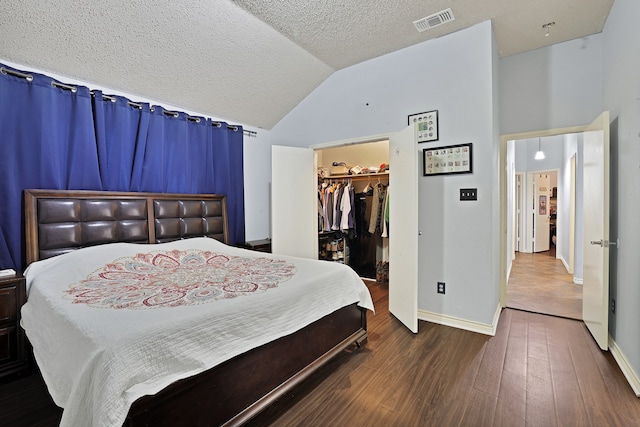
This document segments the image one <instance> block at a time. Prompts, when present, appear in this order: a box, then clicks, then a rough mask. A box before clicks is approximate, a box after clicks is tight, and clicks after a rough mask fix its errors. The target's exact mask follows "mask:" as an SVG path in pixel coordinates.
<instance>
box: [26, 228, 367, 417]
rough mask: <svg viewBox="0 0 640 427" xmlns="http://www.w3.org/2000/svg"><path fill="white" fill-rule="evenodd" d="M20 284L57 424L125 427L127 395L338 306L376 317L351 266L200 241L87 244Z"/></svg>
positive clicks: (35, 269) (151, 389)
mask: <svg viewBox="0 0 640 427" xmlns="http://www.w3.org/2000/svg"><path fill="white" fill-rule="evenodd" d="M171 251H173V252H171ZM217 253H222V254H226V256H217V255H216V254H217ZM137 254H147V255H144V256H136V255H137ZM149 254H150V255H149ZM265 257H269V259H267V258H265ZM203 262H204V263H205V264H207V266H206V267H205V268H204V269H199V270H197V271H199V272H200V273H198V274H199V276H198V277H197V278H196V279H195V280H191V279H185V277H186V276H185V275H184V272H185V271H186V270H188V269H189V268H191V267H194V268H195V267H197V266H198V265H199V264H202V263H203ZM163 269H164V270H166V271H170V272H171V276H170V278H169V279H165V280H161V279H158V277H159V276H157V275H156V273H157V271H159V270H163ZM203 272H206V274H205V273H203ZM25 277H26V278H27V289H28V300H27V303H26V304H25V305H24V306H23V308H22V326H23V327H24V329H25V331H26V333H27V336H28V338H29V340H30V341H31V343H32V345H33V349H34V354H35V358H36V361H37V363H38V366H39V367H40V369H41V371H42V375H43V377H44V379H45V381H46V383H47V386H48V388H49V392H50V393H51V396H52V397H53V400H54V401H55V403H56V404H57V405H59V406H61V407H62V408H64V412H63V415H62V423H61V425H62V426H116V425H122V423H123V422H124V420H125V417H126V414H127V412H128V410H129V407H130V406H131V404H132V403H133V402H134V401H135V400H136V399H138V398H139V397H141V396H144V395H147V394H154V393H157V392H158V391H160V390H161V389H163V388H164V387H166V386H167V385H169V384H171V383H172V382H174V381H176V380H178V379H180V378H185V377H189V376H191V375H194V374H197V373H199V372H202V371H204V370H206V369H209V368H211V367H213V366H215V365H218V364H220V363H221V362H223V361H225V360H227V359H230V358H232V357H234V356H236V355H238V354H241V353H244V352H246V351H248V350H250V349H252V348H254V347H257V346H260V345H262V344H265V343H267V342H270V341H273V340H274V339H277V338H280V337H282V336H285V335H289V334H291V333H293V332H295V331H296V330H298V329H301V328H302V327H304V326H306V325H308V324H310V323H312V322H313V321H315V320H317V319H319V318H321V317H323V316H325V315H327V314H330V313H332V312H334V311H336V310H337V309H339V308H341V307H344V306H346V305H349V304H352V303H355V302H357V303H358V304H359V305H360V306H361V307H365V308H367V309H370V310H373V303H372V301H371V296H370V294H369V291H368V290H367V288H366V286H365V285H364V284H363V282H362V281H361V280H360V278H359V277H358V275H357V274H356V273H355V272H354V271H353V270H352V269H350V268H349V267H346V266H344V265H342V264H338V263H331V262H324V261H313V260H306V259H300V258H293V257H281V256H272V255H269V254H264V253H259V252H253V251H248V250H244V249H238V248H234V247H229V246H226V245H224V244H222V243H220V242H218V241H215V240H213V239H208V238H196V239H188V240H182V241H178V242H172V243H165V244H158V245H135V244H127V243H115V244H110V245H103V246H95V247H91V248H86V249H82V250H79V251H75V252H71V253H68V254H65V255H61V256H57V257H54V258H50V259H47V260H44V261H38V262H36V263H33V264H32V265H31V266H30V267H29V268H28V269H27V270H26V271H25ZM192 282H193V283H192ZM203 284H204V285H203ZM221 284H222V285H221ZM158 286H160V289H162V290H161V291H159V292H158V291H157V289H159V288H158ZM114 289H115V291H114ZM154 289H156V291H154ZM154 292H155V294H154Z"/></svg>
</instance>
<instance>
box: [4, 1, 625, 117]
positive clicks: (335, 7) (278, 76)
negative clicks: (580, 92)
mask: <svg viewBox="0 0 640 427" xmlns="http://www.w3.org/2000/svg"><path fill="white" fill-rule="evenodd" d="M613 1H614V0H483V1H479V0H455V1H454V0H385V1H380V0H351V1H344V0H324V1H312V0H232V1H229V0H200V1H196V0H181V1H171V0H153V1H151V0H129V1H124V0H122V1H120V0H104V1H100V2H95V1H92V0H60V1H56V2H50V1H47V2H45V1H38V0H32V1H6V2H1V3H0V60H2V59H4V60H6V61H11V62H15V63H18V64H23V65H24V66H27V67H33V68H36V69H39V70H43V71H45V72H47V71H48V72H51V73H56V74H60V75H64V76H68V77H70V78H74V79H78V80H83V81H87V82H91V83H94V84H96V85H100V86H103V87H108V88H112V89H113V90H116V91H122V92H126V93H129V94H132V95H133V96H132V98H134V99H133V100H134V101H135V100H137V99H135V96H140V97H141V98H144V99H152V100H154V101H157V102H158V103H161V104H162V103H166V104H168V105H173V106H178V107H181V108H184V109H185V110H187V111H190V112H195V113H201V114H205V115H208V116H212V117H216V118H221V119H226V120H229V121H232V122H239V123H243V124H247V125H251V126H255V127H262V128H265V129H270V128H271V127H273V126H274V125H275V124H276V123H277V122H278V121H279V120H280V119H282V118H283V117H284V116H285V115H286V114H287V113H288V112H289V111H291V110H292V109H293V108H294V107H295V106H296V105H297V104H298V103H299V102H300V101H302V100H303V99H304V98H305V97H306V96H307V95H308V94H309V93H310V92H311V91H313V90H314V89H315V88H316V87H317V86H318V85H319V84H320V83H321V82H322V81H323V80H325V79H326V78H327V77H329V76H330V75H331V74H332V73H333V72H335V71H337V70H340V69H342V68H345V67H349V66H351V65H354V64H357V63H359V62H362V61H366V60H368V59H371V58H375V57H377V56H380V55H384V54H386V53H389V52H392V51H395V50H398V49H402V48H404V47H407V46H411V45H414V44H416V43H420V42H423V41H425V40H429V39H431V38H435V37H440V36H443V35H446V34H448V33H451V32H455V31H458V30H460V29H463V28H466V27H469V26H471V25H474V24H477V23H479V22H483V21H486V20H491V21H492V22H493V27H494V32H495V35H496V39H497V43H498V48H499V51H500V55H501V56H508V55H513V54H517V53H521V52H525V51H528V50H532V49H536V48H540V47H543V46H547V45H550V44H554V43H559V42H562V41H567V40H572V39H575V38H579V37H584V36H588V35H591V34H595V33H598V32H601V31H602V29H603V27H604V24H605V22H606V19H607V16H608V14H609V10H610V9H611V6H612V4H613ZM447 8H451V15H452V17H453V18H455V19H454V20H452V21H449V22H446V23H443V24H442V25H439V26H435V27H433V28H431V29H429V30H427V31H424V32H418V31H417V29H416V27H415V26H414V24H413V21H416V20H419V19H421V18H424V17H427V16H429V15H432V14H436V13H438V12H441V11H443V10H446V9H447ZM551 22H554V23H555V24H554V25H552V26H551V27H550V28H549V35H548V36H545V34H546V32H547V31H546V30H545V29H544V28H543V25H544V24H547V23H551ZM0 95H1V94H0Z"/></svg>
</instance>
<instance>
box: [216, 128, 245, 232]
mask: <svg viewBox="0 0 640 427" xmlns="http://www.w3.org/2000/svg"><path fill="white" fill-rule="evenodd" d="M214 129H217V130H216V132H220V133H221V134H222V135H221V137H214V139H215V141H214V143H213V146H214V150H216V153H215V154H214V174H215V178H214V182H216V189H215V192H224V194H226V195H227V202H228V206H229V208H228V210H229V235H230V238H231V241H232V242H234V244H235V243H240V242H244V240H245V234H244V168H243V159H244V155H243V153H244V150H243V137H242V128H240V127H238V126H227V125H226V124H222V126H221V127H220V128H215V127H214ZM214 135H215V133H214ZM222 136H224V137H222ZM224 158H226V159H228V164H227V165H225V164H223V163H222V159H224ZM223 190H224V191H223Z"/></svg>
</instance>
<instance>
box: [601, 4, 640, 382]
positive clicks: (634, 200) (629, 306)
mask: <svg viewBox="0 0 640 427" xmlns="http://www.w3.org/2000/svg"><path fill="white" fill-rule="evenodd" d="M639 16H640V2H638V1H637V0H616V2H615V3H614V5H613V8H612V9H611V13H610V14H609V18H608V20H607V23H606V26H605V29H604V32H603V35H604V36H603V38H604V41H603V45H604V64H605V68H604V108H605V109H607V110H609V111H610V117H611V120H612V122H613V123H612V127H611V184H612V191H611V211H610V213H611V234H610V235H611V239H612V240H614V239H615V238H616V237H617V238H619V239H620V246H619V248H617V249H616V248H615V247H612V248H611V249H610V251H609V252H610V254H611V259H610V277H611V287H610V297H611V298H615V300H616V313H615V315H614V314H612V313H610V317H609V332H610V333H611V335H612V337H613V338H614V340H615V342H616V343H617V345H618V346H619V347H620V349H621V350H622V352H623V353H624V355H625V356H626V358H627V359H628V361H629V363H630V365H631V366H632V368H633V370H634V371H635V373H636V375H640V339H638V336H639V334H638V327H639V326H640V310H638V304H639V303H640V286H638V283H639V278H640V262H638V254H640V222H639V221H638V212H640V191H639V190H638V183H640V78H639V76H640V55H638V46H640V26H639V25H638V17H639Z"/></svg>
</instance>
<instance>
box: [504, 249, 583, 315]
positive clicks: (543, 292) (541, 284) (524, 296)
mask: <svg viewBox="0 0 640 427" xmlns="http://www.w3.org/2000/svg"><path fill="white" fill-rule="evenodd" d="M507 307H510V308H516V309H519V310H526V311H532V312H534V313H543V314H551V315H554V316H562V317H568V318H570V319H578V320H581V319H582V285H576V284H574V283H573V276H572V275H570V274H569V273H567V270H566V268H565V267H564V265H563V264H562V261H560V260H559V259H557V258H556V257H555V250H554V251H552V252H551V253H550V252H540V253H535V254H534V253H522V252H516V259H515V260H514V261H513V265H512V267H511V275H510V277H509V283H508V284H507Z"/></svg>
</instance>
